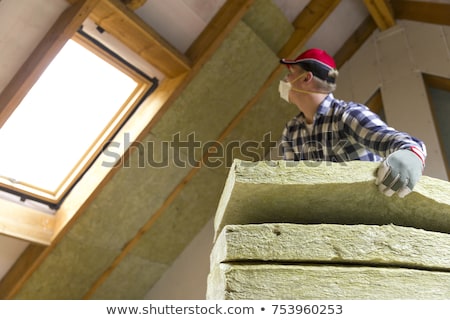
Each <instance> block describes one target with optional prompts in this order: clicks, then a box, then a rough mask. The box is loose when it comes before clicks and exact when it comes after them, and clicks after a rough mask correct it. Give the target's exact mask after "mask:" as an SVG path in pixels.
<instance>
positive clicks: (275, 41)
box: [0, 0, 450, 299]
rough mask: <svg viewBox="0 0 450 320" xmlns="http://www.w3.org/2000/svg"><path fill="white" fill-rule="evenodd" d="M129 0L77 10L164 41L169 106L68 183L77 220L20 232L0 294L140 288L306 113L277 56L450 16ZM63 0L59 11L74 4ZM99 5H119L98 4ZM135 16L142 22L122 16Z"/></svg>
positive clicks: (344, 56)
mask: <svg viewBox="0 0 450 320" xmlns="http://www.w3.org/2000/svg"><path fill="white" fill-rule="evenodd" d="M12 2H13V1H12V0H9V1H8V0H3V1H2V2H1V3H0V6H2V3H3V4H4V3H7V4H9V5H10V4H11V3H12ZM70 2H71V3H75V2H76V1H70ZM124 2H125V1H124ZM127 2H129V3H128V8H127V7H126V6H125V5H124V4H122V3H121V2H120V1H117V0H100V1H83V0H80V1H78V5H79V8H81V9H80V10H79V11H78V12H76V13H75V14H74V15H73V17H76V19H78V20H81V21H82V20H84V18H85V17H87V16H89V12H91V11H92V12H93V14H91V15H90V18H92V19H93V20H94V21H95V22H96V23H98V24H99V25H100V26H102V27H103V28H104V29H105V30H106V31H107V32H111V33H114V32H115V33H116V34H115V35H116V36H118V37H119V38H121V39H122V41H128V40H127V39H129V38H133V36H136V37H138V36H139V37H141V38H139V39H143V40H142V41H149V40H148V39H151V41H154V43H156V44H157V46H158V47H157V48H156V49H155V50H156V51H158V52H159V53H161V52H163V53H164V54H165V55H164V56H163V58H161V57H160V56H158V54H159V53H158V54H156V55H152V53H149V59H150V60H151V62H152V63H154V64H155V66H157V67H158V62H160V63H161V64H164V68H167V69H164V68H163V67H162V66H161V68H162V69H164V70H163V74H164V79H163V81H161V84H160V87H159V89H158V90H159V91H157V92H156V95H155V96H153V98H154V99H155V100H154V101H151V102H149V105H157V109H158V112H154V114H150V113H148V114H143V115H142V117H141V118H140V119H138V120H139V121H137V120H136V121H135V122H134V124H135V126H136V127H138V129H137V131H136V133H135V137H134V138H135V140H136V141H137V142H139V144H137V146H139V147H137V146H135V147H131V148H130V150H129V152H128V153H126V154H125V156H124V158H125V159H126V162H127V163H128V164H129V165H128V166H127V167H124V168H120V169H116V170H112V171H110V172H108V173H107V174H105V175H104V177H103V178H102V179H101V181H99V183H97V184H96V185H95V186H92V185H89V184H87V183H85V184H83V183H84V182H83V181H82V182H81V184H80V185H78V186H77V188H75V189H74V191H73V192H72V193H71V196H74V197H75V198H76V200H77V201H78V202H76V201H75V199H72V198H70V197H69V198H68V201H67V203H65V204H64V205H63V207H62V209H61V210H62V211H64V212H65V213H66V214H65V216H64V217H65V218H64V219H65V220H67V221H68V224H67V225H65V226H64V227H61V229H60V231H59V233H58V234H55V235H54V236H53V238H52V240H51V242H50V243H49V244H48V245H40V244H37V243H30V244H29V245H28V242H20V244H19V245H17V251H18V253H17V254H16V255H15V256H16V257H17V256H19V253H20V252H21V251H22V250H23V249H24V248H25V247H26V248H25V250H24V251H23V253H22V254H21V255H20V257H19V258H18V259H17V261H16V263H15V264H13V265H12V266H11V265H9V266H8V268H9V267H10V266H11V268H9V271H8V272H7V273H5V275H4V277H3V279H2V281H1V283H0V297H1V298H8V299H11V298H15V299H141V298H143V297H144V296H145V295H146V293H147V292H148V291H149V290H150V289H151V288H152V286H153V285H154V284H155V283H156V282H157V281H158V279H159V278H160V277H161V276H162V275H163V274H164V273H165V272H166V271H167V270H168V269H169V268H170V266H171V264H172V263H173V261H174V260H175V259H176V257H177V256H178V255H179V254H180V253H181V252H182V251H183V249H184V248H185V247H186V245H187V244H188V243H189V242H190V241H191V240H192V239H193V238H194V237H195V235H196V234H197V233H198V232H199V231H200V230H201V229H202V228H203V226H204V225H205V224H206V223H207V222H208V221H209V220H210V219H211V218H212V217H213V215H214V213H215V210H216V207H217V204H218V201H219V197H220V194H221V192H222V188H223V186H224V182H225V178H226V175H227V172H228V168H229V166H230V164H231V161H232V158H233V157H239V158H242V159H250V160H258V159H263V158H264V155H265V152H266V151H267V150H265V149H264V148H262V147H261V144H262V142H263V141H264V137H267V136H268V135H270V138H271V139H272V140H273V141H276V140H277V139H278V135H279V132H280V128H282V126H283V125H284V123H285V121H286V119H289V118H290V117H291V116H292V115H293V114H294V113H295V110H293V109H291V108H289V107H288V106H284V107H283V106H282V102H280V99H279V97H278V91H277V85H278V80H279V78H280V77H281V76H282V72H281V71H282V68H281V67H280V66H279V64H278V59H279V58H280V57H292V56H295V55H296V54H297V53H298V52H299V51H300V50H301V49H302V48H304V47H322V48H324V49H326V50H328V51H329V52H330V53H331V54H333V55H334V56H335V59H336V61H337V63H338V65H339V66H342V65H343V64H344V63H345V61H346V60H348V59H349V58H350V57H351V56H352V54H353V53H354V52H356V51H357V50H358V48H359V47H360V46H361V45H362V44H363V43H364V41H365V40H366V39H367V38H368V37H369V36H370V35H371V34H372V33H373V32H374V31H375V30H377V29H379V30H385V29H388V28H389V27H392V26H393V24H395V23H396V19H406V20H416V21H422V22H426V23H434V24H439V25H448V24H449V22H450V21H449V20H448V17H449V16H450V15H449V13H450V3H449V2H448V1H425V2H415V1H399V0H396V1H391V2H389V3H388V2H387V1H370V0H368V1H364V2H363V1H359V0H342V1H339V0H324V1H317V0H312V1H310V2H309V1H296V2H294V1H282V0H273V1H271V0H255V1H250V0H242V1H234V0H228V1H214V0H210V1H186V0H184V1H183V0H172V1H160V2H159V1H148V2H145V1H127ZM139 2H145V4H143V6H139V5H140V4H139ZM14 3H16V2H14ZM135 3H138V5H137V8H136V7H134V5H135ZM59 5H60V6H61V9H60V12H61V11H62V8H64V6H65V5H66V4H63V3H62V2H61V1H60V2H59ZM97 5H99V6H100V5H101V6H104V7H107V9H108V10H112V11H111V12H112V13H110V15H107V16H101V15H99V14H97V13H96V12H95V10H94V9H93V8H95V7H96V6H97ZM47 6H51V5H49V4H48V2H47ZM67 6H68V4H67ZM74 6H75V5H73V6H72V8H73V7H74ZM130 8H131V9H130ZM187 9H189V10H187ZM49 10H50V9H49ZM105 10H106V9H105ZM349 13H350V14H349ZM80 15H81V17H83V15H84V18H83V19H81V18H80ZM108 17H110V19H109V20H108V19H107V18H108ZM111 17H115V18H114V19H113V18H111ZM76 19H75V18H74V19H73V20H76ZM175 22H176V23H175ZM51 24H52V23H47V25H49V26H51ZM125 24H126V25H127V26H133V28H132V30H133V34H123V33H121V32H123V31H124V30H125V29H121V31H117V29H115V27H117V26H122V27H123V26H124V25H125ZM44 25H45V24H44ZM68 25H70V23H68ZM336 26H339V27H336ZM72 28H75V29H76V25H75V27H74V26H72ZM124 28H125V27H124ZM47 30H48V27H47ZM114 30H116V31H114ZM44 33H45V32H44ZM138 33H139V34H138ZM41 37H42V36H41ZM11 41H13V40H11ZM37 42H39V41H37ZM128 45H130V46H131V44H128ZM148 48H150V50H149V51H150V52H154V51H152V50H151V49H153V47H148ZM148 48H146V49H148ZM142 52H143V51H141V52H140V53H141V54H142ZM30 53H31V52H30ZM169 55H170V59H169V58H168V56H169ZM155 56H156V58H155ZM154 59H156V60H154ZM155 61H156V62H155ZM167 61H173V62H174V63H176V64H178V65H179V68H177V67H174V64H168V63H167ZM156 98H157V99H158V101H156ZM175 139H179V141H182V142H186V144H184V146H185V147H182V148H179V149H177V150H175V151H176V152H175V151H174V150H173V149H170V150H168V151H169V152H171V153H169V154H168V155H167V159H171V161H168V163H167V165H164V167H163V168H161V166H152V165H149V164H148V163H149V157H150V156H151V157H152V159H153V160H155V159H164V153H165V152H166V151H167V150H165V149H164V146H165V144H164V143H165V142H173V141H175ZM189 139H195V140H189ZM192 141H196V142H199V144H200V147H197V148H194V146H196V145H192V144H189V143H190V142H192ZM215 142H219V143H220V144H214V143H215ZM245 142H250V143H252V142H256V143H257V145H256V146H255V145H253V148H251V150H250V151H251V152H247V153H246V152H243V149H242V148H240V147H242V145H243V144H244V143H245ZM205 146H206V147H205ZM213 146H214V147H215V148H213V149H208V147H213ZM251 146H252V145H251V144H250V147H251ZM217 148H223V150H222V151H221V152H218V149H217ZM247 151H248V150H247ZM172 152H175V153H172ZM208 152H209V154H208ZM143 159H144V160H145V162H146V165H145V166H141V162H142V160H143ZM173 159H178V160H180V161H179V162H178V163H177V162H176V161H173ZM202 159H203V162H202V164H201V165H200V164H198V163H197V161H200V160H202ZM150 162H151V161H150ZM180 162H182V163H183V165H180ZM80 199H81V200H80ZM67 212H70V214H68V213H67ZM57 214H58V213H57ZM64 219H62V220H64ZM7 241H9V242H5V243H8V245H9V244H10V243H11V239H10V238H8V240H7ZM11 256H14V254H11ZM0 259H2V257H1V253H0Z"/></svg>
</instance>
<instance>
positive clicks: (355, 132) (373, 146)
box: [281, 94, 426, 162]
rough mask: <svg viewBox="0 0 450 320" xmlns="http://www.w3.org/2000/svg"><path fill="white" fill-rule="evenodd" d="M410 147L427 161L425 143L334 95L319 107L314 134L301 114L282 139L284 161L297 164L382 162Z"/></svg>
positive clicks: (357, 105) (290, 122) (291, 121)
mask: <svg viewBox="0 0 450 320" xmlns="http://www.w3.org/2000/svg"><path fill="white" fill-rule="evenodd" d="M411 148H412V149H413V150H414V151H415V152H416V153H421V154H420V155H419V157H420V156H423V158H422V160H424V159H425V157H426V148H425V144H424V143H423V142H422V141H420V140H419V139H416V138H414V137H412V136H410V135H409V134H407V133H404V132H399V131H397V130H395V129H393V128H390V127H388V126H387V125H386V123H384V122H383V121H382V120H381V119H380V118H379V117H378V116H377V115H376V114H375V113H373V112H371V111H370V110H369V108H367V107H366V106H364V105H361V104H357V103H353V102H344V101H342V100H337V99H335V98H334V97H333V95H332V94H329V95H328V96H327V97H326V98H325V99H324V100H323V101H322V103H321V104H320V105H319V108H318V109H317V112H316V114H315V116H314V125H313V127H312V132H311V133H310V132H309V130H308V128H307V126H306V121H305V117H304V115H303V113H300V114H299V115H297V116H296V117H295V118H293V119H292V120H290V121H289V122H288V123H287V124H286V127H285V129H284V131H283V136H282V139H281V150H282V152H283V158H284V159H285V160H296V161H298V160H325V161H334V162H342V161H349V160H365V161H381V160H382V159H383V157H387V156H388V155H389V154H391V153H392V152H394V151H397V150H399V149H411ZM417 149H418V150H417ZM422 153H423V154H422Z"/></svg>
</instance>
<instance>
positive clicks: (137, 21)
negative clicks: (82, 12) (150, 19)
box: [89, 0, 191, 78]
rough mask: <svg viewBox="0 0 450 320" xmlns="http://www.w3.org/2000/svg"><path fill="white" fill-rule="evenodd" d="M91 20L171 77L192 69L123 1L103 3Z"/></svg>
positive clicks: (115, 0)
mask: <svg viewBox="0 0 450 320" xmlns="http://www.w3.org/2000/svg"><path fill="white" fill-rule="evenodd" d="M89 17H90V18H91V19H92V20H93V21H94V22H95V23H96V24H97V25H98V26H100V27H101V28H102V29H104V30H105V31H107V32H108V33H109V34H111V35H112V36H114V37H115V38H116V39H117V40H119V41H120V42H122V43H123V44H125V45H126V46H127V47H129V48H130V49H131V50H133V51H134V52H136V53H137V54H138V55H140V56H141V57H142V58H143V59H144V60H145V61H147V62H148V63H150V64H151V65H153V66H155V67H157V68H158V69H159V70H160V71H161V72H162V73H164V74H165V75H166V76H167V77H169V78H176V77H178V76H180V75H182V74H184V73H186V72H187V71H189V70H190V69H191V62H190V61H189V59H187V58H186V56H184V55H183V54H181V53H180V52H179V51H178V50H176V49H175V48H174V47H173V46H172V45H171V44H170V43H169V42H167V41H166V40H165V39H164V38H162V37H161V36H160V35H159V34H158V33H157V32H156V31H154V30H153V29H152V28H151V27H150V26H149V25H148V24H146V23H145V22H144V21H143V20H142V19H141V18H140V17H139V16H138V15H136V14H135V13H134V12H133V11H131V10H129V9H128V8H127V7H126V5H124V4H123V3H122V2H120V1H119V0H102V1H100V2H99V4H98V5H97V6H96V7H95V8H94V10H92V13H91V15H90V16H89Z"/></svg>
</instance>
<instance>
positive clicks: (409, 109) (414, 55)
mask: <svg viewBox="0 0 450 320" xmlns="http://www.w3.org/2000/svg"><path fill="white" fill-rule="evenodd" d="M449 43H450V27H443V26H436V25H430V24H424V23H417V22H409V21H400V22H398V25H397V26H396V27H394V28H392V29H389V30H387V31H385V32H375V33H374V34H373V35H372V37H371V38H370V39H369V40H368V41H367V42H366V43H365V44H364V46H363V47H362V48H361V49H360V50H359V51H358V52H357V53H356V54H355V55H354V56H353V57H352V59H351V60H349V61H348V62H347V63H346V64H345V65H344V66H343V67H342V68H341V69H340V71H339V72H340V74H339V83H338V90H337V91H336V94H335V96H336V97H337V98H340V99H344V100H353V101H356V102H362V103H363V102H365V101H367V100H368V99H369V98H370V97H371V96H372V95H373V94H374V93H375V92H376V91H377V90H378V89H379V88H380V89H381V93H382V97H383V105H384V110H385V114H386V118H387V121H388V123H389V125H391V126H392V127H394V128H396V129H398V130H402V131H406V132H408V133H410V134H412V135H415V136H417V137H418V138H420V139H422V140H423V141H425V143H426V145H427V148H428V154H429V156H428V159H427V167H426V169H425V174H426V175H428V176H431V177H435V178H439V179H443V180H448V178H447V173H446V170H445V164H444V160H443V157H442V152H441V149H440V145H439V141H438V137H437V134H436V130H435V125H434V121H433V117H432V113H431V108H430V105H429V102H428V99H427V93H426V89H425V84H424V83H423V80H422V75H421V74H422V72H424V73H428V74H432V75H438V76H441V77H444V78H450V47H449ZM212 228H213V223H211V222H209V223H208V224H207V225H206V226H205V227H204V229H203V230H202V231H201V232H200V233H199V234H198V235H197V237H195V238H194V240H193V241H192V242H191V244H190V245H189V246H187V247H186V249H185V250H184V252H183V253H182V254H181V255H180V256H179V257H178V258H177V259H176V260H175V262H174V263H173V264H172V266H171V267H170V268H169V270H168V271H167V272H166V274H165V275H164V276H163V277H162V278H161V279H160V280H159V281H158V282H157V283H156V285H155V286H154V287H153V288H152V289H151V290H150V291H149V292H148V293H147V295H146V297H145V298H146V299H204V297H205V294H206V280H207V276H208V272H209V254H210V251H211V248H212V237H211V235H212V234H213V230H212ZM199 244H202V245H199ZM192 280H194V281H192Z"/></svg>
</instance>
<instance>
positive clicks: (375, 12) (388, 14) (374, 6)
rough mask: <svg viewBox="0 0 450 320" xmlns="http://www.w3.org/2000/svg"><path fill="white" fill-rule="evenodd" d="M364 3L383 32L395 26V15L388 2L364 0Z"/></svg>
mask: <svg viewBox="0 0 450 320" xmlns="http://www.w3.org/2000/svg"><path fill="white" fill-rule="evenodd" d="M364 3H365V5H366V7H367V9H368V10H369V12H370V15H371V16H372V18H373V20H374V21H375V23H376V24H377V26H378V28H379V29H380V30H381V31H384V30H386V29H389V28H391V27H393V26H394V25H395V19H394V15H393V13H392V9H391V7H390V6H389V4H388V3H387V0H364Z"/></svg>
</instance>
